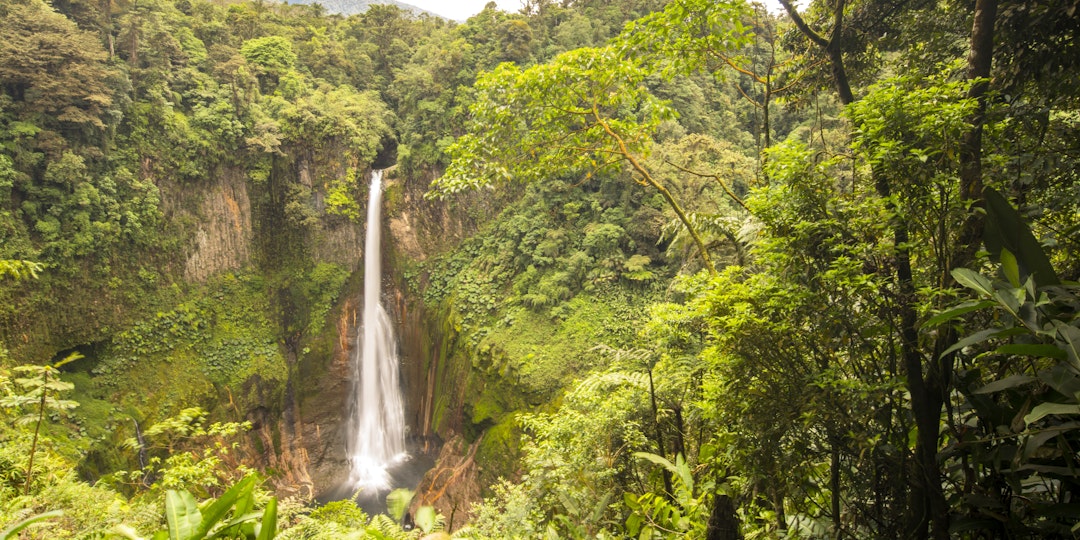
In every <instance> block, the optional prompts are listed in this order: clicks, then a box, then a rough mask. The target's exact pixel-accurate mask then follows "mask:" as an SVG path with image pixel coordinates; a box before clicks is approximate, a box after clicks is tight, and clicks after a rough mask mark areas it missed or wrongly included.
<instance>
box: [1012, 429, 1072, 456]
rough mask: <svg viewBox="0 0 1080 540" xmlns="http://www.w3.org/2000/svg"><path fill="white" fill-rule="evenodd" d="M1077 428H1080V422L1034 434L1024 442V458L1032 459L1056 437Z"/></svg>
mask: <svg viewBox="0 0 1080 540" xmlns="http://www.w3.org/2000/svg"><path fill="white" fill-rule="evenodd" d="M1077 428H1080V422H1067V423H1064V424H1061V425H1060V426H1054V427H1052V428H1048V429H1045V430H1042V431H1039V432H1036V433H1034V434H1032V435H1031V436H1030V437H1028V439H1027V441H1025V442H1024V457H1025V458H1030V457H1031V456H1032V455H1033V454H1034V453H1035V452H1036V451H1037V450H1038V449H1039V448H1042V447H1043V445H1045V444H1046V443H1047V442H1049V441H1050V440H1052V439H1053V438H1054V437H1057V436H1058V435H1061V434H1063V433H1065V432H1066V431H1071V430H1074V429H1077Z"/></svg>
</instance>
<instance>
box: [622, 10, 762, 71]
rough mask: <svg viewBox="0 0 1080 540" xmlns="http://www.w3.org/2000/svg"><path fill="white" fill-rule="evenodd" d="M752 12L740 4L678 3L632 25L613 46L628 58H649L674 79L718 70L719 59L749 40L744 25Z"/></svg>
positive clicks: (628, 26) (748, 31)
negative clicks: (703, 71) (630, 56)
mask: <svg viewBox="0 0 1080 540" xmlns="http://www.w3.org/2000/svg"><path fill="white" fill-rule="evenodd" d="M748 8H749V6H748V5H747V4H746V3H745V2H743V1H741V0H729V1H721V2H715V1H712V0H675V1H673V2H669V3H668V4H667V6H666V7H665V8H664V9H663V10H662V11H657V12H655V13H652V14H650V15H647V16H645V17H642V18H641V19H638V20H636V21H631V22H630V23H628V24H627V25H626V27H625V28H624V29H623V32H622V34H620V35H619V36H618V38H617V39H615V40H614V42H615V45H616V46H617V47H619V48H620V49H621V50H622V52H623V54H626V55H632V56H635V57H640V58H644V59H645V61H646V62H647V65H648V66H649V67H651V68H653V69H657V68H659V69H660V70H661V71H662V72H663V73H664V74H665V75H667V76H669V77H670V76H673V75H675V74H681V73H689V72H692V71H695V70H698V69H702V68H710V67H711V68H713V69H716V66H717V63H718V60H720V59H721V58H722V57H723V56H725V55H728V54H730V52H729V51H735V50H738V49H739V48H740V47H741V46H743V45H745V44H747V43H748V42H749V40H750V37H751V34H750V29H748V28H747V27H745V26H744V25H743V21H742V19H743V17H745V15H746V14H747V13H748V11H749V9H748ZM717 73H718V74H719V73H722V72H717Z"/></svg>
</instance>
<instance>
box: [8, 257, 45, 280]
mask: <svg viewBox="0 0 1080 540" xmlns="http://www.w3.org/2000/svg"><path fill="white" fill-rule="evenodd" d="M44 269H45V267H44V266H42V265H40V264H38V263H36V262H33V261H13V260H7V259H2V260H0V276H7V277H10V278H12V279H16V280H19V279H26V278H31V279H35V278H37V276H38V272H41V271H43V270H44Z"/></svg>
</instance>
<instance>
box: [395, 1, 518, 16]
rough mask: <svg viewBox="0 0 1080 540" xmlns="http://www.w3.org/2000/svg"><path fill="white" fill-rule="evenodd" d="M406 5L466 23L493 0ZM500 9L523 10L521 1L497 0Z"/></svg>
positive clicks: (508, 10)
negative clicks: (465, 21)
mask: <svg viewBox="0 0 1080 540" xmlns="http://www.w3.org/2000/svg"><path fill="white" fill-rule="evenodd" d="M401 1H402V2H405V3H406V4H412V5H414V6H416V7H418V8H423V9H426V10H428V11H430V12H432V13H438V14H439V15H442V16H443V17H446V18H448V19H452V20H455V21H464V20H465V19H468V18H469V17H472V16H473V15H476V14H477V13H480V12H481V11H483V9H484V6H486V5H487V3H488V2H490V1H491V0H401ZM495 3H496V4H498V5H499V9H501V10H503V11H506V12H509V13H517V12H518V11H520V10H521V0H495Z"/></svg>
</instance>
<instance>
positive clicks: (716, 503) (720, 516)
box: [705, 495, 742, 540]
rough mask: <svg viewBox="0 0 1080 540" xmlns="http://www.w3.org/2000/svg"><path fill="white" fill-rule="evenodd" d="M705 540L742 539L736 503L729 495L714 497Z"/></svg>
mask: <svg viewBox="0 0 1080 540" xmlns="http://www.w3.org/2000/svg"><path fill="white" fill-rule="evenodd" d="M705 540H742V535H740V534H739V516H738V515H736V514H735V503H734V502H732V500H731V497H728V496H727V495H716V496H715V497H713V509H712V515H710V516H709V526H708V528H706V529H705Z"/></svg>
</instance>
